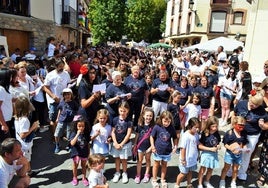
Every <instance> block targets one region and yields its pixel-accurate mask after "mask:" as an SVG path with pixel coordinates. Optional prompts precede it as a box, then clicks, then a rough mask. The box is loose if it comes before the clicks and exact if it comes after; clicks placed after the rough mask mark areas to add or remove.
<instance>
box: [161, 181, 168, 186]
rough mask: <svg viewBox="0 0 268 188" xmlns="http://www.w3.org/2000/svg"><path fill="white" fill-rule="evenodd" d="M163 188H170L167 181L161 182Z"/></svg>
mask: <svg viewBox="0 0 268 188" xmlns="http://www.w3.org/2000/svg"><path fill="white" fill-rule="evenodd" d="M161 188H168V184H167V182H166V180H161Z"/></svg>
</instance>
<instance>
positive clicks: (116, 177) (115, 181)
mask: <svg viewBox="0 0 268 188" xmlns="http://www.w3.org/2000/svg"><path fill="white" fill-rule="evenodd" d="M120 176H121V174H120V172H116V173H115V174H114V177H113V180H112V181H113V182H114V183H117V182H118V181H119V178H120Z"/></svg>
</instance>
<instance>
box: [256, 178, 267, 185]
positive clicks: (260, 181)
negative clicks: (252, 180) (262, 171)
mask: <svg viewBox="0 0 268 188" xmlns="http://www.w3.org/2000/svg"><path fill="white" fill-rule="evenodd" d="M256 183H257V185H258V187H262V186H264V184H265V178H264V177H263V176H260V177H259V178H258V179H257V181H256Z"/></svg>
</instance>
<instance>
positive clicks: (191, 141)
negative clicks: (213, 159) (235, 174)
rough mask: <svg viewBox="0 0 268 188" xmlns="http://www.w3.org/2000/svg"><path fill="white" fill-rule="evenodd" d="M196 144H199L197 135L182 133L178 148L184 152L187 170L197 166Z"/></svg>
mask: <svg viewBox="0 0 268 188" xmlns="http://www.w3.org/2000/svg"><path fill="white" fill-rule="evenodd" d="M198 143H199V139H198V134H195V135H192V134H191V133H189V131H186V132H184V133H183V135H182V138H181V139H180V148H184V149H185V150H186V151H185V160H186V167H187V168H188V167H192V166H194V165H196V164H197V158H198V149H197V145H198ZM180 158H181V156H180ZM181 159H182V158H181Z"/></svg>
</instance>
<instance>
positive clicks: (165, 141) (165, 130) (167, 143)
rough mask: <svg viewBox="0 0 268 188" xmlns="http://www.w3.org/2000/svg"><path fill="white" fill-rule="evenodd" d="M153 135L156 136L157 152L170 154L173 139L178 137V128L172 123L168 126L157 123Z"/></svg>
mask: <svg viewBox="0 0 268 188" xmlns="http://www.w3.org/2000/svg"><path fill="white" fill-rule="evenodd" d="M151 136H152V137H153V138H154V145H155V148H156V152H157V154H159V155H169V154H171V152H172V142H171V140H172V139H176V138H177V135H176V130H175V128H174V127H173V126H172V125H170V126H168V127H164V126H160V125H155V126H154V128H153V130H152V133H151Z"/></svg>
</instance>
